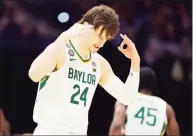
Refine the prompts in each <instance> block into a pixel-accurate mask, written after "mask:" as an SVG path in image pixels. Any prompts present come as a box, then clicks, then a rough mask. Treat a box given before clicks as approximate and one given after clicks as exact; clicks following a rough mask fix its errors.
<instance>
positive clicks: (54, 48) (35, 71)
mask: <svg viewBox="0 0 193 136" xmlns="http://www.w3.org/2000/svg"><path fill="white" fill-rule="evenodd" d="M67 40H68V38H67V36H66V34H65V33H62V34H61V35H60V36H59V37H58V38H57V39H56V41H55V42H53V43H52V44H50V45H49V46H48V47H47V48H46V49H45V50H44V51H43V52H42V53H41V54H40V55H39V56H38V57H37V58H36V59H35V60H34V61H33V63H32V65H31V67H30V70H29V73H28V74H29V77H30V78H31V79H32V80H33V81H34V82H38V81H40V80H41V79H42V78H43V77H44V76H45V75H46V74H48V73H49V72H51V71H53V69H54V68H55V67H56V64H57V61H58V59H59V55H60V53H61V51H64V49H63V48H65V43H66V41H67Z"/></svg>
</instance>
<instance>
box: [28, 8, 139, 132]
mask: <svg viewBox="0 0 193 136" xmlns="http://www.w3.org/2000/svg"><path fill="white" fill-rule="evenodd" d="M118 30H119V19H118V15H117V13H116V12H115V11H114V10H113V9H111V8H110V7H108V6H105V5H100V6H95V7H93V8H92V9H90V10H89V11H87V12H86V14H85V15H84V16H83V17H82V18H81V20H80V21H78V23H76V24H74V25H73V26H72V27H71V28H69V29H68V30H67V31H65V32H63V33H62V34H61V35H60V36H59V37H58V38H57V39H56V40H55V41H54V42H53V43H51V44H50V45H49V46H48V47H47V48H46V49H45V50H44V51H43V52H42V53H41V54H40V55H39V56H38V57H37V58H36V59H35V60H34V61H33V63H32V65H31V67H30V69H29V77H30V78H31V79H32V80H33V81H34V82H40V83H39V88H38V92H37V97H36V103H35V107H34V114H33V119H34V121H35V122H36V123H37V124H38V125H37V127H36V129H35V131H34V135H42V134H43V135H47V134H51V135H58V134H62V135H65V134H66V135H71V134H73V135H74V134H77V135H86V132H87V126H88V111H89V108H90V104H91V102H92V99H93V95H94V93H95V90H96V87H97V84H98V83H99V84H100V85H101V86H102V87H103V88H104V89H105V90H106V91H107V92H108V93H109V94H111V95H112V96H113V97H115V98H116V99H117V100H119V101H120V102H122V103H123V104H125V105H129V104H131V103H133V102H134V101H135V99H136V96H137V92H138V86H139V69H140V58H139V55H138V53H137V50H136V48H135V45H134V43H133V42H132V41H131V40H130V39H129V38H128V37H127V36H126V35H122V34H121V35H120V36H121V38H122V39H123V41H122V43H120V46H119V50H120V51H121V52H122V53H123V54H124V55H125V56H126V57H127V58H129V59H131V67H130V74H129V76H128V78H127V80H126V82H125V83H123V82H122V81H121V80H120V79H119V78H118V77H117V76H116V75H115V74H114V73H113V71H112V68H111V66H110V64H109V63H108V61H107V60H106V59H104V58H103V57H102V56H100V55H99V54H97V53H96V52H97V51H98V50H99V49H100V48H101V47H103V45H104V43H105V42H106V41H107V40H111V39H113V38H114V37H115V35H116V34H117V32H118ZM123 45H127V48H126V49H123ZM112 55H113V54H112ZM120 88H121V89H120ZM126 88H129V90H128V89H126Z"/></svg>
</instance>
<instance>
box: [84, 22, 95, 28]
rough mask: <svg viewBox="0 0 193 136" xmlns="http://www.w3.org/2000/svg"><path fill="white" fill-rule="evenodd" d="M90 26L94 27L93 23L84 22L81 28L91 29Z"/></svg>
mask: <svg viewBox="0 0 193 136" xmlns="http://www.w3.org/2000/svg"><path fill="white" fill-rule="evenodd" d="M92 28H94V27H93V25H91V24H88V23H85V24H83V25H82V29H92Z"/></svg>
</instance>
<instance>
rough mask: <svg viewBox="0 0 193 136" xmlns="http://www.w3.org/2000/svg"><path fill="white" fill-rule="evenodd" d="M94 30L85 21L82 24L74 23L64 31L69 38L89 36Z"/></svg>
mask: <svg viewBox="0 0 193 136" xmlns="http://www.w3.org/2000/svg"><path fill="white" fill-rule="evenodd" d="M93 31H94V27H93V25H90V24H88V23H87V22H85V23H84V24H79V23H76V24H74V25H73V26H72V27H70V28H69V29H68V30H67V31H66V33H67V35H68V37H69V38H77V37H81V36H89V34H90V33H92V32H93Z"/></svg>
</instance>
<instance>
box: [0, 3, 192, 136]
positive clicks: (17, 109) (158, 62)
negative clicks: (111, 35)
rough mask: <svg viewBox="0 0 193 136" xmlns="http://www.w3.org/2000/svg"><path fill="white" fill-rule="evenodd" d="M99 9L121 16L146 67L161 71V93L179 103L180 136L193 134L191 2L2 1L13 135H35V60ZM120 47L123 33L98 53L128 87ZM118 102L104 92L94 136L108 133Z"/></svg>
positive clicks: (95, 108) (0, 32) (0, 47)
mask: <svg viewBox="0 0 193 136" xmlns="http://www.w3.org/2000/svg"><path fill="white" fill-rule="evenodd" d="M98 4H107V5H109V6H111V7H112V8H114V9H115V10H116V11H117V12H118V13H119V15H120V22H121V26H120V32H122V33H126V34H127V35H128V37H129V38H131V39H132V41H133V42H134V43H135V45H136V47H137V49H138V51H139V54H140V57H141V66H150V67H151V68H153V70H154V71H155V73H156V75H157V80H158V87H159V94H158V96H159V97H161V98H163V99H164V100H166V101H167V102H168V103H169V104H171V105H172V106H173V108H174V111H175V114H176V118H177V121H178V123H179V126H180V131H181V135H192V7H191V6H192V3H191V0H184V1H183V0H132V1H131V0H119V1H118V0H18V1H16V0H1V1H0V59H1V61H0V62H1V66H0V72H1V76H0V81H1V84H0V86H1V88H0V108H2V110H3V111H4V115H5V117H6V119H7V120H8V122H9V123H10V125H11V132H12V134H21V133H32V132H33V130H34V128H35V127H36V124H35V123H34V122H33V120H32V112H33V106H34V102H35V97H36V92H37V84H36V83H33V82H32V81H31V80H30V79H29V77H28V70H29V68H30V65H31V63H32V61H33V60H34V59H35V58H36V57H37V56H38V55H39V54H40V53H41V52H42V51H43V50H44V49H45V48H46V47H47V46H48V45H49V44H50V43H51V42H53V41H54V40H55V39H56V38H57V36H58V35H59V34H60V33H61V32H63V31H65V30H66V29H67V28H69V27H70V26H71V25H73V24H74V23H75V22H76V21H77V20H78V19H80V18H81V16H82V15H83V14H84V13H85V11H87V10H88V9H90V8H91V7H93V6H95V5H98ZM120 42H121V39H120V37H119V36H117V37H116V38H115V39H114V40H113V41H111V42H108V43H106V46H105V47H103V48H102V49H101V50H100V52H99V53H100V54H101V55H102V56H104V57H105V58H106V59H107V60H108V61H109V63H110V64H111V66H112V68H113V70H114V72H115V74H116V75H117V76H118V77H120V79H121V80H122V81H124V82H125V80H126V78H127V76H128V73H129V69H128V64H129V63H130V62H129V61H128V59H126V57H124V56H123V55H122V54H121V53H120V52H119V51H118V50H117V46H118V45H119V44H120ZM128 89H129V88H128ZM117 91H119V90H117ZM114 102H115V99H114V98H112V97H111V96H110V95H109V94H107V93H106V92H105V91H104V90H103V89H102V88H101V87H98V88H97V91H96V93H95V97H94V100H93V103H92V105H91V109H90V115H89V130H88V134H89V135H94V134H95V135H99V134H100V135H106V134H107V133H108V127H109V125H110V123H111V120H112V115H113V108H114ZM50 110H52V109H50Z"/></svg>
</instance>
